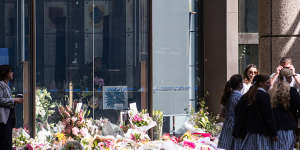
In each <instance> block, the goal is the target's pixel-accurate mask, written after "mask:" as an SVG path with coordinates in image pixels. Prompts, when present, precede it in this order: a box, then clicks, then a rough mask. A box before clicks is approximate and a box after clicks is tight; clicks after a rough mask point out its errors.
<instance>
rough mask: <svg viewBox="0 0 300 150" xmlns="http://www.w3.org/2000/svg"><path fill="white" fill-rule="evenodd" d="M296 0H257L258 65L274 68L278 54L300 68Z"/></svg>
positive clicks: (299, 5) (299, 21)
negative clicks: (287, 57)
mask: <svg viewBox="0 0 300 150" xmlns="http://www.w3.org/2000/svg"><path fill="white" fill-rule="evenodd" d="M299 11H300V1H294V0H293V1H287V0H259V68H260V72H262V73H271V72H274V71H275V69H276V66H277V65H278V64H279V60H280V58H281V57H284V56H289V57H292V58H293V62H294V65H295V68H296V72H299V71H300V59H299V58H300V50H299V48H300V12H299Z"/></svg>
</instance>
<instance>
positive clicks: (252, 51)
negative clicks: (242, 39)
mask: <svg viewBox="0 0 300 150" xmlns="http://www.w3.org/2000/svg"><path fill="white" fill-rule="evenodd" d="M249 64H255V65H256V66H258V45H255V44H249V45H248V44H241V45H239V73H240V74H243V72H244V70H245V69H246V67H247V65H249Z"/></svg>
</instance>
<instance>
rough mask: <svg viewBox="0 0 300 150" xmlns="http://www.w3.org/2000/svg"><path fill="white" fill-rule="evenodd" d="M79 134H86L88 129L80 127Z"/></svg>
mask: <svg viewBox="0 0 300 150" xmlns="http://www.w3.org/2000/svg"><path fill="white" fill-rule="evenodd" d="M80 134H81V135H82V136H87V134H88V129H87V128H81V129H80Z"/></svg>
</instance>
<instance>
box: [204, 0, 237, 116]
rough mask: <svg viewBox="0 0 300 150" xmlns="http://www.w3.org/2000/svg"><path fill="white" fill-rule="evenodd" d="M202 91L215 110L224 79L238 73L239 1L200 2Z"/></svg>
mask: <svg viewBox="0 0 300 150" xmlns="http://www.w3.org/2000/svg"><path fill="white" fill-rule="evenodd" d="M203 42H204V46H203V50H204V93H206V92H208V93H209V95H208V97H207V103H208V108H209V110H210V111H213V112H218V111H219V108H220V100H221V96H222V94H223V89H224V86H225V83H226V81H227V80H228V79H229V78H230V76H231V75H233V74H236V73H238V0H228V1H220V0H205V1H203Z"/></svg>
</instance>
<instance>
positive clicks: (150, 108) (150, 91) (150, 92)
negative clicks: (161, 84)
mask: <svg viewBox="0 0 300 150" xmlns="http://www.w3.org/2000/svg"><path fill="white" fill-rule="evenodd" d="M148 5H149V7H148V15H149V29H148V31H149V32H148V34H149V36H148V38H149V40H148V42H149V43H148V51H149V57H148V58H149V59H148V61H149V75H148V112H149V114H150V116H152V111H153V89H152V88H153V83H152V82H153V67H152V50H153V49H152V48H153V47H152V0H149V1H148ZM149 132H150V137H151V138H153V129H151V130H150V131H149Z"/></svg>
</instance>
